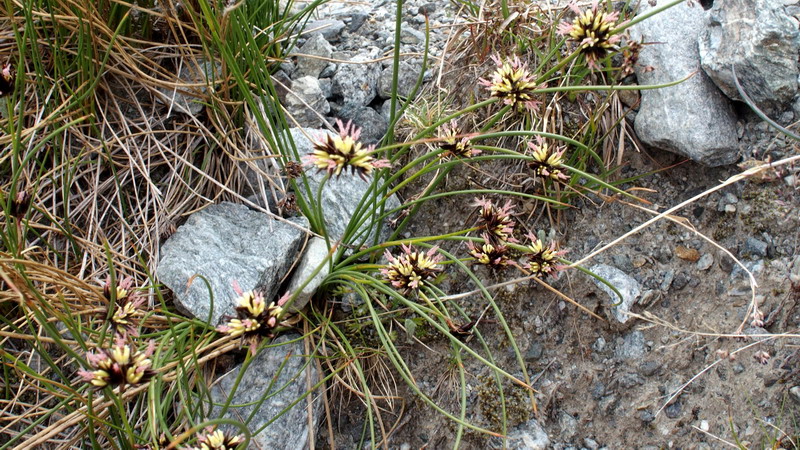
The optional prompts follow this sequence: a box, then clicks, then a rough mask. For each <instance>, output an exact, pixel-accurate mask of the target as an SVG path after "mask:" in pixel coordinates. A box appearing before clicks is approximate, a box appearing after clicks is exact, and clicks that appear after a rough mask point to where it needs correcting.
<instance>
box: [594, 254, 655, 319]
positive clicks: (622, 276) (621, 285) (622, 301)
mask: <svg viewBox="0 0 800 450" xmlns="http://www.w3.org/2000/svg"><path fill="white" fill-rule="evenodd" d="M589 270H591V271H592V272H594V273H595V274H596V275H597V276H599V277H600V278H603V279H605V280H606V281H608V282H609V283H611V284H612V285H614V287H615V288H617V290H618V291H619V293H620V294H622V298H619V296H618V295H617V294H616V293H615V292H614V291H612V290H611V288H609V287H608V286H606V285H605V284H603V283H601V282H600V281H599V280H597V279H594V278H592V281H594V284H595V285H596V286H597V287H598V288H600V289H601V290H602V291H603V292H605V293H606V294H607V295H608V297H609V299H608V303H609V305H616V306H611V313H612V314H613V315H614V318H615V319H617V321H618V322H620V323H625V322H627V321H628V319H629V317H628V313H629V312H630V311H631V306H632V305H633V303H634V302H635V301H636V299H637V298H638V297H639V295H640V294H641V292H642V291H641V288H640V287H639V282H637V281H636V280H635V279H633V277H631V276H629V275H628V274H626V273H625V272H623V271H621V270H619V269H617V268H616V267H613V266H608V265H605V264H597V265H595V266H592V267H591V268H590V269H589Z"/></svg>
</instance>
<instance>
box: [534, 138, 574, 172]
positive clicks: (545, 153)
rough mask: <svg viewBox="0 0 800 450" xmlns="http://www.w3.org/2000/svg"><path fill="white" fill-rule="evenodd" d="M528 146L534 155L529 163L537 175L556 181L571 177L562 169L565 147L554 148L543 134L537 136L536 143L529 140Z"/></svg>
mask: <svg viewBox="0 0 800 450" xmlns="http://www.w3.org/2000/svg"><path fill="white" fill-rule="evenodd" d="M528 148H529V149H530V150H531V151H532V156H533V161H531V162H530V163H529V165H530V166H531V167H532V168H533V171H534V172H535V173H536V175H538V176H541V177H548V178H551V179H553V180H556V181H566V180H567V179H569V177H568V176H567V174H565V173H564V172H563V171H562V170H561V165H562V164H563V162H564V152H565V151H566V149H565V148H563V147H562V148H557V149H553V148H552V147H551V146H550V145H549V144H548V143H547V141H546V140H544V139H543V138H542V137H541V136H536V143H533V142H528Z"/></svg>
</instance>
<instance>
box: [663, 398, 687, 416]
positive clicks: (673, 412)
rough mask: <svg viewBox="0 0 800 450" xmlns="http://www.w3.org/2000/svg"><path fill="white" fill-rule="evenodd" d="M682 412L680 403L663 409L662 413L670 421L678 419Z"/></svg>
mask: <svg viewBox="0 0 800 450" xmlns="http://www.w3.org/2000/svg"><path fill="white" fill-rule="evenodd" d="M682 411H683V405H682V404H681V402H675V403H673V404H671V405H668V406H667V407H666V408H664V413H665V414H666V415H667V417H669V418H670V419H677V418H678V417H680V416H681V412H682Z"/></svg>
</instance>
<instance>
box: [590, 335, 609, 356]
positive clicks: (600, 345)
mask: <svg viewBox="0 0 800 450" xmlns="http://www.w3.org/2000/svg"><path fill="white" fill-rule="evenodd" d="M592 350H594V351H596V352H598V353H602V352H604V351H605V350H606V340H605V338H603V336H600V337H599V338H597V340H596V341H594V344H592Z"/></svg>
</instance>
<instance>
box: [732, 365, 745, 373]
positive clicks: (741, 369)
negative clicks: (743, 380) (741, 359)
mask: <svg viewBox="0 0 800 450" xmlns="http://www.w3.org/2000/svg"><path fill="white" fill-rule="evenodd" d="M742 372H744V366H743V365H742V363H736V364H734V365H733V373H735V374H740V373H742Z"/></svg>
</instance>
